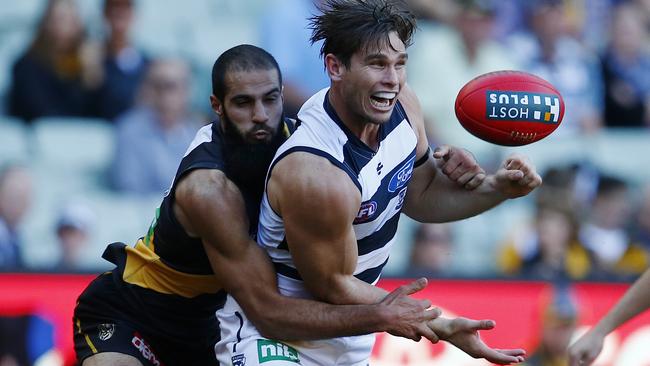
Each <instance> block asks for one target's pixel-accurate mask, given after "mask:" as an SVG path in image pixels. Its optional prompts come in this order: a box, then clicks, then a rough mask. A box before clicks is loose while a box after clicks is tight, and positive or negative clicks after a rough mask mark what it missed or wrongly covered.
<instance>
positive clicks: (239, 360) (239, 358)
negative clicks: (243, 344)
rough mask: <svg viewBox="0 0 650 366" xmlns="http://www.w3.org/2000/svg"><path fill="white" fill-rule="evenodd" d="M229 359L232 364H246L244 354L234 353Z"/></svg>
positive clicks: (233, 365) (242, 365)
mask: <svg viewBox="0 0 650 366" xmlns="http://www.w3.org/2000/svg"><path fill="white" fill-rule="evenodd" d="M231 360H232V366H246V356H244V355H234V356H232V358H231Z"/></svg>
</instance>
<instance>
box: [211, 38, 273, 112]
mask: <svg viewBox="0 0 650 366" xmlns="http://www.w3.org/2000/svg"><path fill="white" fill-rule="evenodd" d="M253 70H275V71H277V72H278V81H279V82H280V85H282V73H281V72H280V67H279V66H278V62H277V61H276V60H275V58H273V56H271V54H270V53H268V52H266V51H265V50H263V49H261V48H259V47H256V46H252V45H249V44H243V45H239V46H235V47H233V48H231V49H229V50H227V51H226V52H224V53H222V54H221V56H219V58H217V61H215V62H214V65H213V66H212V94H214V96H215V97H217V99H219V100H220V101H222V102H223V98H224V96H225V95H226V92H227V90H226V74H227V73H229V72H233V71H253Z"/></svg>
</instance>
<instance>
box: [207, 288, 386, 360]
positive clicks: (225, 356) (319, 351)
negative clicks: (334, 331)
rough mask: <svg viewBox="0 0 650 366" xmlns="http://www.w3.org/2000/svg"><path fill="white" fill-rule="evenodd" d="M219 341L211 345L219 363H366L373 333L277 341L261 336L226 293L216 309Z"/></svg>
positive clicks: (373, 339)
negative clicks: (225, 298) (321, 338)
mask: <svg viewBox="0 0 650 366" xmlns="http://www.w3.org/2000/svg"><path fill="white" fill-rule="evenodd" d="M217 319H219V328H220V329H221V341H219V343H217V345H216V346H215V352H216V354H217V360H218V361H219V364H220V365H221V366H230V365H232V366H256V365H261V366H297V365H302V366H325V365H326V366H330V365H331V366H367V365H368V363H369V359H370V353H371V352H372V347H373V345H374V343H375V335H374V334H369V335H363V336H354V337H341V338H333V339H327V340H318V341H299V342H278V341H273V340H270V339H267V338H264V337H262V335H260V333H259V332H258V331H257V328H255V326H254V325H253V324H252V323H251V322H250V321H249V320H248V318H246V315H244V312H243V311H242V310H241V308H240V307H239V304H237V302H236V301H235V299H233V298H232V297H231V296H230V295H228V299H227V300H226V304H225V306H224V307H223V309H221V310H218V311H217Z"/></svg>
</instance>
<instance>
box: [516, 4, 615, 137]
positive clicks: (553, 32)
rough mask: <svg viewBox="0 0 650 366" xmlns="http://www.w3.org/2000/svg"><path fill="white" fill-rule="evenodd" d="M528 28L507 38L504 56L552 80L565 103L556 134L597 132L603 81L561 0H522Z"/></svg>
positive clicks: (593, 59) (595, 61)
mask: <svg viewBox="0 0 650 366" xmlns="http://www.w3.org/2000/svg"><path fill="white" fill-rule="evenodd" d="M522 3H523V4H525V6H524V9H525V10H524V11H525V17H526V19H527V24H528V26H529V27H530V32H521V33H518V34H514V35H513V36H512V37H509V38H508V40H507V47H508V48H509V49H511V50H517V52H509V53H508V57H513V58H517V59H518V62H519V64H520V65H521V67H522V69H523V70H525V71H528V72H531V73H533V74H535V75H537V76H539V77H542V78H543V79H545V80H547V81H549V82H550V83H551V84H553V85H554V86H555V87H556V88H557V89H558V90H559V91H560V93H561V94H562V96H563V98H564V101H565V103H566V104H567V105H570V106H571V108H567V110H566V113H565V115H564V120H563V122H562V125H560V127H559V128H558V130H557V131H556V132H555V134H556V135H561V134H564V135H565V136H568V135H575V134H579V133H590V132H594V131H597V130H598V129H599V128H600V127H601V126H602V124H603V121H602V120H603V117H602V113H603V111H602V104H603V80H602V74H601V71H600V65H599V61H598V58H597V57H596V55H595V54H593V53H592V52H591V51H589V50H588V49H587V48H585V47H584V46H582V45H581V44H580V43H579V41H578V40H576V39H575V38H573V37H572V35H571V34H570V33H569V30H568V25H567V23H568V20H567V13H566V12H565V9H564V6H563V2H562V0H539V1H526V2H522Z"/></svg>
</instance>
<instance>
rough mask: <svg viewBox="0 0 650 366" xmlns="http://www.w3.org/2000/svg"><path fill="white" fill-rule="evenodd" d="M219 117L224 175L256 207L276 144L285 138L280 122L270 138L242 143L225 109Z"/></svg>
mask: <svg viewBox="0 0 650 366" xmlns="http://www.w3.org/2000/svg"><path fill="white" fill-rule="evenodd" d="M222 120H223V124H222V125H223V127H224V128H223V130H224V131H223V132H224V142H225V144H224V148H225V149H224V161H225V163H226V172H227V173H228V177H229V178H230V179H231V180H232V181H233V182H234V183H235V184H236V185H237V186H238V187H239V189H240V190H242V191H244V192H245V195H246V193H248V194H251V196H250V197H252V198H254V199H255V201H256V202H255V204H256V205H257V207H258V208H259V203H260V202H261V200H262V193H263V192H264V181H265V179H266V172H267V170H268V168H269V165H271V161H272V160H273V156H274V155H275V152H276V151H277V150H278V147H280V145H282V143H283V142H284V141H285V140H286V139H287V137H286V136H285V134H284V124H283V123H282V122H281V123H280V125H279V126H278V130H277V131H276V133H275V134H274V135H273V137H272V138H271V140H270V141H268V142H264V141H260V142H257V143H249V142H246V140H245V139H244V137H243V136H242V135H241V133H240V132H239V130H238V129H237V127H236V126H235V125H234V123H233V122H232V121H231V120H230V119H229V118H228V114H227V113H225V111H224V114H223V116H222ZM282 120H284V117H282ZM267 130H268V129H267ZM250 214H251V213H249V215H250ZM249 217H251V216H249Z"/></svg>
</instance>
